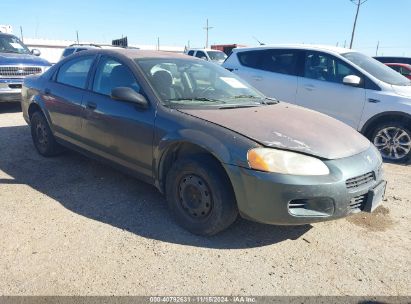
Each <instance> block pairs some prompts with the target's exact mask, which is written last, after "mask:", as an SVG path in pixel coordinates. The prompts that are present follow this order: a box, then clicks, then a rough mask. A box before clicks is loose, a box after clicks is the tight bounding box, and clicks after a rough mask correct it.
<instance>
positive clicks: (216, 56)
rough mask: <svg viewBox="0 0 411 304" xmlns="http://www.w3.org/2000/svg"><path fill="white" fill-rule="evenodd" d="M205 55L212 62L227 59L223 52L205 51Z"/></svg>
mask: <svg viewBox="0 0 411 304" xmlns="http://www.w3.org/2000/svg"><path fill="white" fill-rule="evenodd" d="M207 54H208V56H209V57H210V59H211V60H213V61H224V60H225V59H226V58H227V55H226V54H225V53H223V52H217V51H207Z"/></svg>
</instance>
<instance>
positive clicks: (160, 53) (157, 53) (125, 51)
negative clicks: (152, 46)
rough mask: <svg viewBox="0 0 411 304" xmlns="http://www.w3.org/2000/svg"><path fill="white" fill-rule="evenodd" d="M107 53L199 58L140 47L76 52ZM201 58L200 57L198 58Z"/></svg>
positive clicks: (132, 56)
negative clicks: (139, 48) (141, 48)
mask: <svg viewBox="0 0 411 304" xmlns="http://www.w3.org/2000/svg"><path fill="white" fill-rule="evenodd" d="M94 53H97V54H107V55H116V54H119V55H123V56H126V57H129V58H131V59H142V58H176V59H178V58H180V59H191V60H197V59H195V58H193V57H192V56H187V55H186V54H182V53H173V52H165V51H147V50H138V49H123V48H118V49H98V48H96V49H91V50H87V51H83V52H79V53H76V55H77V56H82V55H85V54H94ZM198 60H200V59H198Z"/></svg>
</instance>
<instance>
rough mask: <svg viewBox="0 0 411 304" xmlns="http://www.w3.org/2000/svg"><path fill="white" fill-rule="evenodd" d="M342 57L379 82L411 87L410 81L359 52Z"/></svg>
mask: <svg viewBox="0 0 411 304" xmlns="http://www.w3.org/2000/svg"><path fill="white" fill-rule="evenodd" d="M341 55H342V56H343V57H344V58H346V59H348V60H349V61H351V62H352V63H354V64H355V65H357V66H359V67H360V68H362V69H363V70H364V71H366V72H368V73H369V74H371V75H372V76H374V77H375V78H377V79H378V80H381V81H384V82H386V83H388V84H391V85H398V86H407V85H411V82H410V80H409V79H407V78H406V77H404V76H402V75H401V74H399V73H397V72H396V71H394V70H393V69H391V68H389V67H388V66H386V65H385V64H383V63H381V62H379V61H378V60H375V59H374V58H371V57H369V56H367V55H364V54H361V53H357V52H350V53H345V54H341Z"/></svg>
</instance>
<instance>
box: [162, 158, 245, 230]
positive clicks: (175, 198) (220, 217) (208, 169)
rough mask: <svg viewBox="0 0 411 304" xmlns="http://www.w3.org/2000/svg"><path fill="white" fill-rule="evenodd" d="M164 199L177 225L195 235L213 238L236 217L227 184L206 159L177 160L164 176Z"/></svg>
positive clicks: (213, 162) (213, 163) (215, 165)
mask: <svg viewBox="0 0 411 304" xmlns="http://www.w3.org/2000/svg"><path fill="white" fill-rule="evenodd" d="M166 196H167V201H168V204H169V207H170V209H171V211H172V213H173V214H174V216H175V218H176V219H177V222H178V223H179V224H180V225H181V226H182V227H183V228H185V229H186V230H188V231H190V232H191V233H194V234H198V235H205V236H209V235H214V234H216V233H218V232H220V231H222V230H224V229H226V228H227V227H228V226H230V225H231V224H232V223H233V222H234V221H235V219H236V218H237V215H238V210H237V203H236V200H235V196H234V191H233V189H232V186H231V183H230V181H229V179H228V177H227V175H226V173H225V171H224V169H223V168H222V167H221V166H220V164H219V163H218V162H217V161H216V160H214V159H213V158H212V157H210V156H208V155H201V156H197V157H191V158H188V159H179V160H177V161H176V162H175V163H174V165H173V166H172V168H171V169H170V171H169V172H168V174H167V179H166Z"/></svg>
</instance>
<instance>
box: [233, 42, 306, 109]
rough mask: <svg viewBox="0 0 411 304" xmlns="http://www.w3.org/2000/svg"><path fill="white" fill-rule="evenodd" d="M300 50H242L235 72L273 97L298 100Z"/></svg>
mask: <svg viewBox="0 0 411 304" xmlns="http://www.w3.org/2000/svg"><path fill="white" fill-rule="evenodd" d="M298 53H299V52H298V51H297V50H292V49H268V50H253V51H245V52H238V60H239V62H240V66H239V67H238V69H237V70H235V71H234V72H235V73H236V74H238V75H239V76H240V77H241V78H243V79H244V80H246V81H247V82H248V83H249V84H251V85H252V86H254V87H255V88H256V89H257V90H259V91H260V92H262V93H263V94H265V95H266V96H269V97H274V98H277V99H279V100H282V101H287V102H291V103H295V96H296V93H297V84H298V77H297V63H298Z"/></svg>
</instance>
